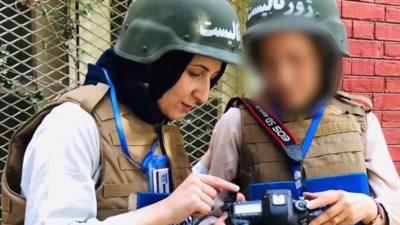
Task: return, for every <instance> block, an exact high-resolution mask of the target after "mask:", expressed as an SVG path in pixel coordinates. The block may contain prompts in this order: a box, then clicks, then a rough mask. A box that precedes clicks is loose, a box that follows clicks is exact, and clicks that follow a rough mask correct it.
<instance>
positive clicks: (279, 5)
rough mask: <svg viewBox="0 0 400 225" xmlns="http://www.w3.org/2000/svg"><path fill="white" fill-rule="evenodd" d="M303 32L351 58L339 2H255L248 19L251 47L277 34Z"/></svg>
mask: <svg viewBox="0 0 400 225" xmlns="http://www.w3.org/2000/svg"><path fill="white" fill-rule="evenodd" d="M284 30H300V31H305V32H307V33H311V34H316V35H320V36H322V37H323V38H324V40H325V41H327V43H328V44H330V46H331V47H333V50H337V51H338V52H339V53H341V54H342V55H343V56H348V55H349V49H348V40H347V35H346V31H345V27H344V25H343V23H342V22H341V19H340V15H339V11H338V7H337V5H336V0H252V2H251V5H250V8H249V11H248V16H247V32H246V33H245V35H244V42H245V45H246V46H247V45H248V44H251V43H252V41H253V40H255V39H257V38H259V37H262V36H264V35H268V34H271V33H274V32H279V31H284Z"/></svg>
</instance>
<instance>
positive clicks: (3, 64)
mask: <svg viewBox="0 0 400 225" xmlns="http://www.w3.org/2000/svg"><path fill="white" fill-rule="evenodd" d="M9 55H10V54H9V52H8V51H7V48H6V46H5V45H0V84H1V86H3V88H4V89H5V90H6V91H8V92H9V93H11V94H14V95H16V96H18V97H19V98H21V99H25V100H27V101H28V102H29V103H31V104H32V106H34V107H35V108H38V105H39V103H40V102H41V101H43V99H44V96H43V93H42V92H41V91H40V90H39V91H34V92H30V91H21V90H19V89H20V87H22V85H21V83H20V82H19V81H18V80H17V79H10V78H8V77H7V74H8V72H9V69H8V66H7V59H8V57H9Z"/></svg>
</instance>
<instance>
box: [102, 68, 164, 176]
mask: <svg viewBox="0 0 400 225" xmlns="http://www.w3.org/2000/svg"><path fill="white" fill-rule="evenodd" d="M101 69H102V71H103V73H104V76H105V77H106V80H107V84H108V86H109V87H110V97H111V105H112V108H113V111H114V117H115V124H116V126H117V132H118V137H119V141H120V142H121V148H122V152H123V153H124V155H125V156H126V158H127V159H128V160H129V161H130V162H131V163H132V164H135V165H137V166H138V167H139V168H140V169H141V170H142V171H143V172H145V173H147V172H148V168H147V167H148V164H149V162H150V160H151V158H152V157H153V156H154V154H155V151H156V150H157V147H158V145H159V143H160V137H158V138H157V141H156V142H155V143H154V145H153V146H152V147H151V149H150V151H149V153H147V155H146V157H145V158H144V160H143V162H142V163H140V162H138V161H136V160H134V159H133V158H132V156H131V154H130V153H129V148H128V144H127V142H126V137H125V132H124V128H123V126H122V120H121V113H120V110H119V105H118V99H117V93H116V91H115V87H114V84H113V83H112V81H111V79H110V76H109V75H108V72H107V70H106V69H104V68H101Z"/></svg>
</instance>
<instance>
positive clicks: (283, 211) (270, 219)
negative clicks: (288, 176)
mask: <svg viewBox="0 0 400 225" xmlns="http://www.w3.org/2000/svg"><path fill="white" fill-rule="evenodd" d="M307 202H308V201H307V200H302V199H300V200H294V199H293V198H292V194H291V192H290V190H267V191H266V192H265V194H264V197H263V199H262V200H258V201H247V202H235V201H233V200H232V199H227V200H225V201H224V205H223V206H222V207H221V209H222V211H225V212H227V213H228V220H227V221H226V222H227V224H231V225H307V224H309V222H310V221H311V220H313V219H314V218H315V217H317V216H318V215H320V214H321V212H322V211H321V210H314V211H311V210H309V209H308V208H307Z"/></svg>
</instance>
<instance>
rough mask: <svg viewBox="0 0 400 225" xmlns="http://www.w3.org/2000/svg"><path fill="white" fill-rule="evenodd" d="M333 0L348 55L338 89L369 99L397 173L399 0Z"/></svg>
mask: <svg viewBox="0 0 400 225" xmlns="http://www.w3.org/2000/svg"><path fill="white" fill-rule="evenodd" d="M321 1H323V0H321ZM337 2H338V5H339V7H340V10H341V14H342V18H343V21H344V22H345V24H346V28H347V31H348V35H349V38H350V51H351V54H352V55H351V57H350V58H348V59H345V60H344V62H343V70H344V74H345V77H344V79H343V83H342V88H343V89H344V90H345V91H349V92H353V93H357V94H363V95H366V96H368V97H370V98H371V99H372V101H373V103H374V111H375V113H376V115H377V116H378V118H380V120H381V123H382V126H383V130H384V133H385V136H386V140H387V142H388V144H389V147H390V152H391V154H392V157H393V160H394V161H395V164H396V167H397V170H398V171H399V172H400V0H337Z"/></svg>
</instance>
